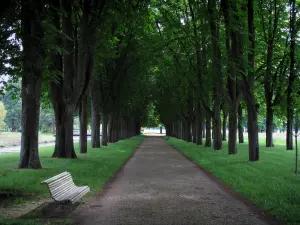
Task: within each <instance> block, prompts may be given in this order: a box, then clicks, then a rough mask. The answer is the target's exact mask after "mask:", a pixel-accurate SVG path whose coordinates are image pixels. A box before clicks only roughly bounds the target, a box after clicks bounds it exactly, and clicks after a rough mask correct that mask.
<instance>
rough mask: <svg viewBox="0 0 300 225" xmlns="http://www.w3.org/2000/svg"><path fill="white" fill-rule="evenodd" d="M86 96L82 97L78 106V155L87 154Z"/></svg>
mask: <svg viewBox="0 0 300 225" xmlns="http://www.w3.org/2000/svg"><path fill="white" fill-rule="evenodd" d="M87 102H88V98H87V96H85V97H84V99H83V100H82V102H81V103H80V105H79V122H80V137H79V150H80V153H87V128H88V115H87V112H88V110H87V105H88V104H87Z"/></svg>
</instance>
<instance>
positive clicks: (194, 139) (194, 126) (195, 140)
mask: <svg viewBox="0 0 300 225" xmlns="http://www.w3.org/2000/svg"><path fill="white" fill-rule="evenodd" d="M192 141H193V143H194V144H196V143H197V137H196V123H195V122H194V123H192Z"/></svg>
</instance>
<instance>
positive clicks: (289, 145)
mask: <svg viewBox="0 0 300 225" xmlns="http://www.w3.org/2000/svg"><path fill="white" fill-rule="evenodd" d="M290 37H291V43H290V74H289V81H288V88H287V132H286V149H287V150H292V149H293V121H294V103H293V89H294V82H295V79H296V72H295V42H296V0H290Z"/></svg>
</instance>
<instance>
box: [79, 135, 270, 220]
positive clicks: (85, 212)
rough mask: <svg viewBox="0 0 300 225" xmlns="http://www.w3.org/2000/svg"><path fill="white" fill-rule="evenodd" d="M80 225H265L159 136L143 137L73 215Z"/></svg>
mask: <svg viewBox="0 0 300 225" xmlns="http://www.w3.org/2000/svg"><path fill="white" fill-rule="evenodd" d="M75 220H76V221H77V223H78V224H82V225H87V224H89V225H94V224H100V225H121V224H124V225H133V224H134V225H137V224H139V225H175V224H176V225H183V224H185V225H193V224H197V225H202V224H203V225H204V224H205V225H210V224H211V225H218V224H222V225H223V224H228V225H233V224H234V225H250V224H253V225H266V224H267V223H266V222H265V221H262V220H261V219H260V216H259V215H257V214H256V213H254V212H252V211H251V210H250V209H249V208H248V207H247V206H246V205H245V204H244V203H243V202H241V201H239V200H237V198H235V197H233V196H232V195H231V194H229V193H228V192H226V191H225V190H223V189H222V188H221V187H220V186H218V185H216V183H215V182H214V181H212V180H211V179H210V178H209V177H207V175H206V174H205V173H204V172H202V171H201V170H200V169H199V168H198V167H197V166H195V164H194V163H192V162H191V161H189V160H187V159H186V158H185V157H183V156H182V155H181V154H180V153H178V152H177V151H176V150H174V149H173V148H172V147H170V146H169V145H168V144H167V143H166V142H165V141H164V140H163V139H162V138H160V137H146V138H145V141H144V142H143V143H142V145H141V146H140V148H139V149H138V150H137V151H136V153H135V155H134V156H133V157H132V158H131V159H130V160H129V162H128V163H127V164H126V166H125V167H124V168H123V170H122V171H121V172H120V173H119V174H118V175H117V176H116V178H115V179H114V180H113V181H112V182H111V183H110V184H109V185H108V187H107V189H105V190H104V192H103V193H101V194H100V195H99V196H97V197H95V198H94V199H92V200H91V201H90V202H89V203H88V204H86V205H84V206H82V207H79V208H78V209H77V210H76V211H75Z"/></svg>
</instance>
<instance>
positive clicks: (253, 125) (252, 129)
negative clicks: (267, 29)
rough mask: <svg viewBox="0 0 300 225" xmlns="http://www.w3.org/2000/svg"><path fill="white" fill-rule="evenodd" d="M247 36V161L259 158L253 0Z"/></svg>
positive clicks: (244, 83)
mask: <svg viewBox="0 0 300 225" xmlns="http://www.w3.org/2000/svg"><path fill="white" fill-rule="evenodd" d="M247 7H248V38H249V51H248V62H249V71H248V77H247V78H243V92H244V98H245V102H246V105H247V112H248V148H249V161H257V160H259V142H258V124H257V107H256V104H255V98H254V93H253V83H254V78H255V72H254V71H255V60H254V57H255V55H254V49H255V32H254V10H253V0H248V5H247Z"/></svg>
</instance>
